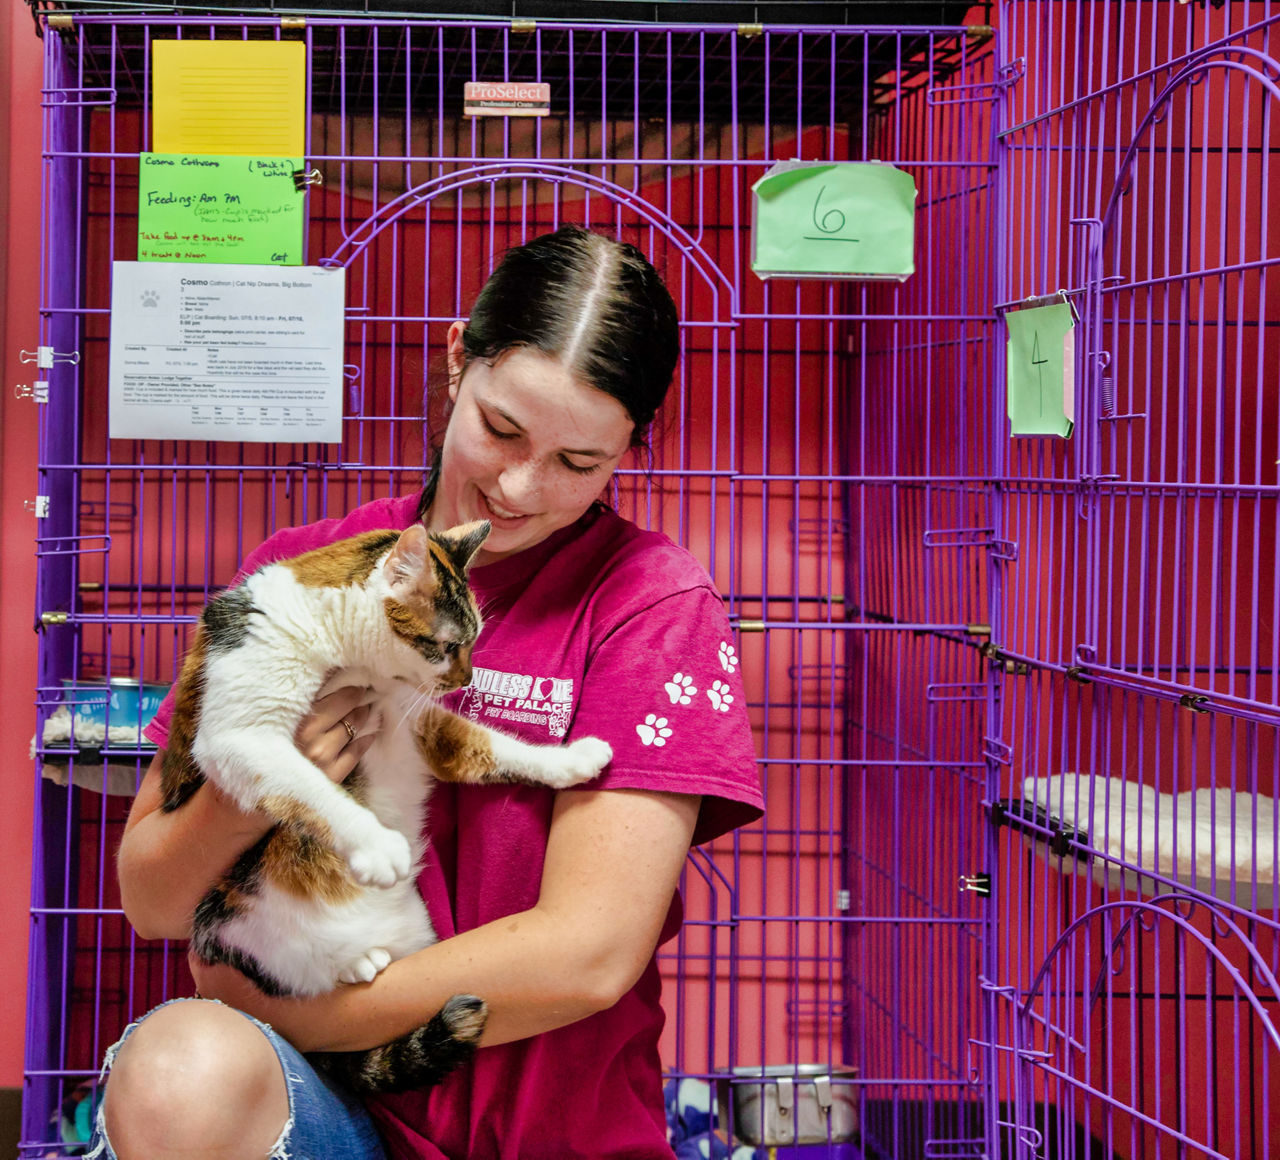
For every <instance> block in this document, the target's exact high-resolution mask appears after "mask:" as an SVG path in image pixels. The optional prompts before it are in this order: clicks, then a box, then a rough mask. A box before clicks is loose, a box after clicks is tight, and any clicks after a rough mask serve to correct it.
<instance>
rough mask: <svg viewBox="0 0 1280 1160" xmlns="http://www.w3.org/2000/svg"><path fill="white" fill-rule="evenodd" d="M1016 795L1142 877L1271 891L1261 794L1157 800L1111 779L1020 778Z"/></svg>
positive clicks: (1271, 855)
mask: <svg viewBox="0 0 1280 1160" xmlns="http://www.w3.org/2000/svg"><path fill="white" fill-rule="evenodd" d="M1022 794H1023V798H1024V799H1025V800H1026V801H1033V802H1035V803H1036V804H1037V805H1038V806H1040V807H1041V808H1043V809H1045V810H1047V811H1048V812H1049V813H1050V814H1051V815H1053V817H1055V818H1057V819H1058V820H1060V821H1061V822H1062V823H1063V824H1064V825H1067V826H1070V827H1072V828H1073V829H1075V830H1077V831H1079V832H1081V833H1082V834H1083V835H1085V836H1086V837H1087V841H1088V844H1089V845H1090V846H1091V847H1092V848H1093V849H1095V850H1098V851H1100V852H1101V853H1103V854H1105V855H1107V856H1108V857H1111V858H1115V859H1117V860H1122V861H1124V862H1126V863H1129V864H1130V865H1132V866H1137V867H1140V868H1141V869H1142V870H1145V871H1148V872H1151V873H1157V874H1160V875H1163V876H1165V877H1168V878H1173V879H1175V880H1177V881H1179V882H1182V883H1184V884H1187V885H1195V886H1197V887H1199V888H1200V889H1209V888H1210V885H1211V884H1212V883H1215V882H1216V883H1218V884H1219V886H1220V887H1221V886H1222V885H1228V886H1229V885H1230V884H1231V883H1232V882H1234V883H1236V884H1237V888H1238V890H1239V891H1240V892H1241V893H1247V889H1248V887H1249V886H1251V885H1252V884H1253V883H1254V882H1255V881H1256V882H1257V883H1258V885H1260V886H1261V885H1263V884H1265V885H1267V886H1268V887H1270V886H1272V885H1274V883H1275V866H1276V832H1275V813H1276V806H1275V801H1274V799H1272V798H1269V797H1266V796H1265V795H1263V794H1258V795H1256V796H1255V795H1253V794H1251V793H1248V792H1244V793H1241V792H1236V791H1234V790H1230V789H1197V790H1186V791H1184V792H1182V793H1161V792H1159V791H1158V790H1156V789H1154V788H1152V787H1151V786H1145V785H1138V784H1136V783H1134V782H1131V781H1126V780H1124V779H1123V778H1119V777H1090V776H1088V775H1080V774H1075V773H1066V774H1056V775H1054V776H1052V777H1039V778H1036V777H1030V778H1027V779H1026V780H1025V781H1024V782H1023V783H1022ZM1255 823H1256V826H1255ZM1131 878H1132V876H1130V879H1131ZM1130 884H1132V882H1130ZM1144 888H1145V887H1144ZM1219 892H1220V893H1221V890H1220V891H1219ZM1268 893H1270V892H1268Z"/></svg>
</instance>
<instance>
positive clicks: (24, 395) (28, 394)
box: [13, 379, 49, 403]
mask: <svg viewBox="0 0 1280 1160" xmlns="http://www.w3.org/2000/svg"><path fill="white" fill-rule="evenodd" d="M13 397H14V398H15V399H34V400H35V401H36V402H37V403H47V402H48V401H49V381H48V380H47V379H37V380H36V381H35V382H34V383H32V384H31V385H30V386H28V385H27V384H26V383H15V384H14V387H13Z"/></svg>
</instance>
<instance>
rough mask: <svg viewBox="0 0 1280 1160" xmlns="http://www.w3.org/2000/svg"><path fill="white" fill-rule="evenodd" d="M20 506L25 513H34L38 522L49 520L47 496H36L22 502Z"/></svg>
mask: <svg viewBox="0 0 1280 1160" xmlns="http://www.w3.org/2000/svg"><path fill="white" fill-rule="evenodd" d="M22 506H23V507H24V508H26V509H27V511H29V512H32V513H34V514H35V517H36V519H38V520H47V519H48V518H49V497H48V496H47V495H38V496H36V498H35V499H28V500H23V502H22Z"/></svg>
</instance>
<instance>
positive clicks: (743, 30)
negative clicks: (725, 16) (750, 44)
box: [738, 24, 764, 40]
mask: <svg viewBox="0 0 1280 1160" xmlns="http://www.w3.org/2000/svg"><path fill="white" fill-rule="evenodd" d="M738 35H739V36H741V37H745V38H746V39H747V40H753V39H755V37H757V36H763V35H764V25H763V24H739V25H738Z"/></svg>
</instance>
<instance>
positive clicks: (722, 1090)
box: [718, 1063, 858, 1147]
mask: <svg viewBox="0 0 1280 1160" xmlns="http://www.w3.org/2000/svg"><path fill="white" fill-rule="evenodd" d="M856 1076H857V1071H856V1069H854V1068H831V1067H829V1066H828V1065H827V1064H825V1063H800V1064H794V1063H785V1064H772V1065H767V1066H763V1067H738V1068H734V1070H733V1074H732V1078H730V1079H728V1080H721V1081H720V1083H719V1085H718V1096H719V1102H720V1122H721V1123H722V1124H728V1123H730V1109H729V1105H730V1102H731V1101H730V1094H732V1105H733V1110H732V1123H733V1132H734V1135H735V1136H736V1137H737V1138H738V1139H739V1140H741V1141H743V1142H744V1143H747V1144H761V1145H764V1146H766V1147H776V1146H777V1145H780V1144H825V1143H827V1142H828V1141H845V1140H853V1139H855V1138H856V1137H857V1134H858V1121H857V1109H856V1108H855V1106H854V1102H853V1089H852V1088H851V1087H850V1086H849V1085H848V1084H842V1083H838V1082H833V1081H839V1080H850V1079H853V1078H855V1077H856Z"/></svg>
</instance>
